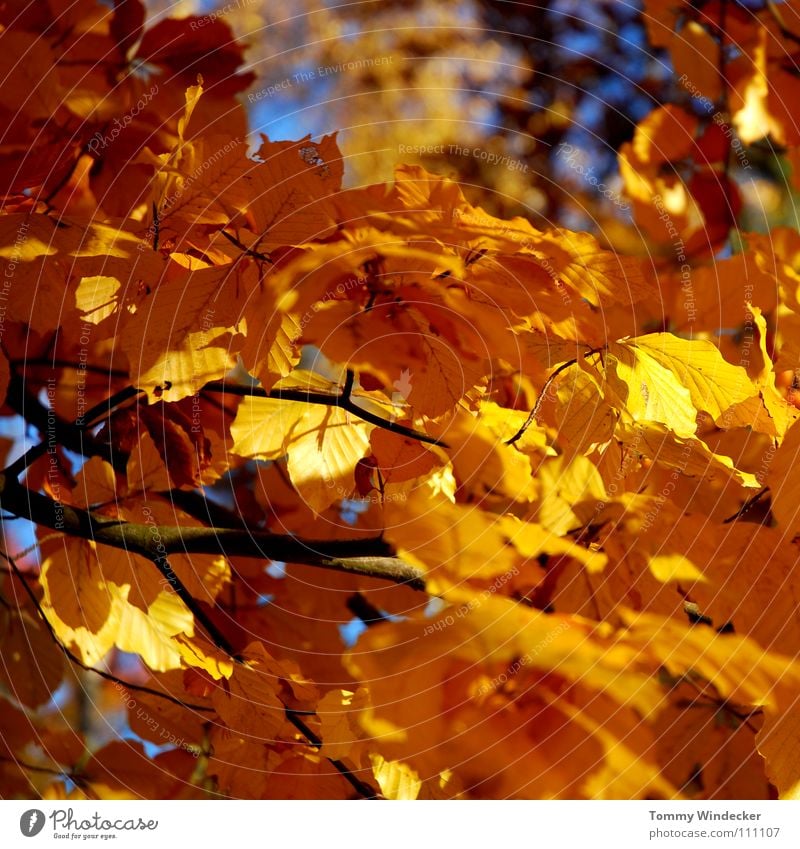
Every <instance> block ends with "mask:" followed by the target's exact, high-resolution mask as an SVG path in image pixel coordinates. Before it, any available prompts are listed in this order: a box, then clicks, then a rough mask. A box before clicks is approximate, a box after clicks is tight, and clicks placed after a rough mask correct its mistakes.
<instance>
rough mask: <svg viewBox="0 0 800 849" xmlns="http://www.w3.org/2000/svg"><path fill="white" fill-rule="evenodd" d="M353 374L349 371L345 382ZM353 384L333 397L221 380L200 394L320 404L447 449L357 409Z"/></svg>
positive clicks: (445, 446) (393, 423) (215, 381)
mask: <svg viewBox="0 0 800 849" xmlns="http://www.w3.org/2000/svg"><path fill="white" fill-rule="evenodd" d="M351 374H352V372H350V371H348V377H347V380H348V382H349V381H350V379H351V378H350V375H351ZM351 390H352V383H350V384H349V385H348V383H345V387H344V390H343V391H342V392H341V393H339V394H336V395H333V394H331V393H330V392H313V391H311V390H308V389H270V390H269V391H267V390H266V389H263V388H262V387H260V386H244V385H242V384H241V383H226V382H225V381H222V380H213V381H211V382H210V383H207V384H206V385H205V386H204V387H203V389H202V391H203V392H221V393H223V394H225V393H226V394H228V395H238V396H240V397H244V398H247V397H250V398H273V399H275V400H278V401H299V402H301V403H303V404H321V405H323V406H325V407H339V408H341V409H342V410H346V411H347V412H348V413H352V414H353V415H354V416H358V417H359V418H360V419H361V420H362V421H365V422H369V423H370V424H373V425H375V426H376V427H380V428H383V429H384V430H389V431H391V432H392V433H397V434H400V435H401V436H407V437H409V438H410V439H416V440H417V441H418V442H425V443H427V444H428V445H439V446H440V447H442V448H448V447H449V446H448V445H447V443H446V442H444V441H443V440H441V439H436V437H434V436H429V435H428V434H427V433H421V432H420V431H418V430H414V429H413V428H410V427H406V426H405V425H401V424H398V423H397V422H392V421H389V420H388V419H382V418H381V417H380V416H377V415H375V413H370V412H369V411H368V410H365V409H363V408H362V407H359V406H358V404H356V402H355V401H354V400H353V398H352V397H351V395H350V391H351Z"/></svg>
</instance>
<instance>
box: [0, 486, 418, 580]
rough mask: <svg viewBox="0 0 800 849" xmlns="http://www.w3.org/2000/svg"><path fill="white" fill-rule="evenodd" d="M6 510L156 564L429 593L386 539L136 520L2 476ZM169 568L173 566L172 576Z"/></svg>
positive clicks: (0, 499)
mask: <svg viewBox="0 0 800 849" xmlns="http://www.w3.org/2000/svg"><path fill="white" fill-rule="evenodd" d="M0 508H2V509H3V510H6V511H8V512H10V513H13V514H14V515H15V516H20V517H22V518H25V519H28V520H29V521H31V522H33V523H34V524H37V525H42V526H44V527H46V528H51V529H52V530H55V531H60V532H62V533H65V534H69V535H71V536H76V537H80V538H81V539H87V540H92V541H93V542H95V543H97V544H99V545H108V546H111V547H112V548H119V549H122V550H124V551H129V552H132V553H133V554H139V555H141V556H142V557H146V558H147V559H148V560H151V561H153V562H154V563H156V565H158V562H157V561H159V559H160V560H161V561H163V560H164V557H165V556H166V555H169V554H222V555H224V556H226V557H229V556H239V557H256V558H260V559H263V560H278V561H283V562H288V563H302V564H305V565H307V566H317V567H319V568H322V569H330V570H332V571H335V572H346V573H349V574H352V575H361V576H363V577H368V578H380V579H382V580H385V581H391V582H392V583H396V584H406V585H408V586H410V587H412V588H413V589H416V590H420V591H422V592H424V591H425V576H424V573H423V572H422V571H421V570H419V569H417V568H416V567H414V566H412V565H411V564H409V563H406V562H404V561H402V560H399V559H398V558H397V557H395V556H394V549H393V548H392V547H391V546H390V545H389V544H388V543H387V542H386V541H385V540H384V539H382V538H380V537H369V538H366V539H355V540H306V539H302V538H300V537H292V536H283V535H279V534H272V533H269V532H268V531H253V530H242V529H240V528H204V527H193V528H182V527H179V526H172V525H142V524H135V523H133V522H125V521H122V520H120V519H114V518H111V517H109V516H103V515H100V514H98V513H94V512H91V511H88V510H83V509H82V508H79V507H73V506H72V505H69V504H63V503H61V502H59V501H55V500H53V499H51V498H49V497H48V496H46V495H42V494H41V493H38V492H34V491H32V490H30V489H28V488H27V487H25V486H23V485H22V484H20V483H18V482H17V481H15V480H12V479H11V478H9V477H2V476H0ZM167 570H169V567H168V566H167V567H166V569H165V571H164V574H165V576H166V577H168V574H167ZM169 571H171V570H169Z"/></svg>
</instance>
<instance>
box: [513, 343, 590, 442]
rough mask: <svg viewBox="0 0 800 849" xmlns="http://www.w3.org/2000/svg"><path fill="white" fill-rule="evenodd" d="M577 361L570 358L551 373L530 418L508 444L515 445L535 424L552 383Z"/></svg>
mask: <svg viewBox="0 0 800 849" xmlns="http://www.w3.org/2000/svg"><path fill="white" fill-rule="evenodd" d="M577 362H578V360H577V359H574V360H569V362H566V363H561V365H560V366H559V367H558V368H557V369H556V370H555V371H554V372H553V373H552V374H551V375H550V377H548V378H547V380H546V381H545V383H544V386H543V387H542V391H541V392H540V393H539V397H538V398H537V399H536V403H535V404H534V405H533V409H532V410H531V412H530V414H529V415H528V418H527V419H525V423H524V424H523V425H522V427H521V428H520V429H519V430H518V431H517V432H516V433H515V434H514V435H513V436H512V437H511V439H507V440H506V445H513V444H514V443H515V442H517V441H518V440H519V439H521V438H522V437H523V436H524V435H525V431H526V430H527V429H528V428H529V427H530V426H531V425H532V424H533V422H534V421H536V417H537V416H538V415H539V410H540V409H541V407H542V402H543V401H544V399H545V397H546V396H547V392H548V390H549V389H550V386H551V385H552V383H553V381H554V380H555V379H556V378H557V377H558V375H559V374H561V372H562V371H565V370H566V369H568V368H569V367H570V366H574V365H575V363H577Z"/></svg>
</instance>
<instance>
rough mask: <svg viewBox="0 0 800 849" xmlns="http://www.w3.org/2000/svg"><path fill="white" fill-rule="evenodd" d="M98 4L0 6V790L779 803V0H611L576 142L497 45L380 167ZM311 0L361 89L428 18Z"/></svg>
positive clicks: (785, 129)
mask: <svg viewBox="0 0 800 849" xmlns="http://www.w3.org/2000/svg"><path fill="white" fill-rule="evenodd" d="M112 5H113V8H110V7H109V5H108V4H101V3H98V2H96V0H78V2H76V3H74V4H73V5H72V6H70V7H69V9H67V10H66V11H65V10H63V9H62V8H61V4H58V3H55V2H49V1H48V2H43V3H31V4H29V3H27V2H25V0H20V1H19V2H16V0H15V1H14V2H7V3H4V4H2V5H1V6H0V26H2V30H0V114H2V117H3V119H4V120H3V121H2V126H3V138H2V141H0V193H2V210H0V263H1V267H2V277H1V280H2V286H0V396H2V398H3V399H4V401H3V407H2V409H0V416H2V422H3V431H2V433H3V434H5V436H4V437H3V440H2V443H1V444H0V450H2V454H3V457H2V458H0V466H3V467H4V469H3V471H2V473H0V507H1V508H2V511H3V512H2V517H1V518H2V527H3V546H4V551H3V552H2V553H0V558H2V560H3V564H2V571H0V797H3V798H10V797H22V798H26V797H31V796H39V797H43V798H48V799H64V798H70V799H72V798H76V799H77V798H140V797H145V798H181V799H198V798H211V797H216V796H222V797H234V798H313V799H318V798H332V799H351V798H384V799H450V798H528V799H531V798H533V799H540V798H541V799H552V798H578V799H583V798H593V799H609V798H624V799H628V798H649V799H679V798H692V799H697V798H699V799H706V798H707V799H718V798H754V799H760V798H775V797H777V796H780V797H783V798H795V797H797V796H798V794H800V790H798V788H800V755H798V747H797V735H798V731H797V723H798V719H797V702H798V698H800V663H798V661H797V659H796V658H797V655H798V653H800V574H798V567H797V560H798V544H799V542H798V539H797V538H798V534H800V513H798V504H799V503H800V466H798V463H797V461H796V458H797V455H798V450H800V424H798V422H797V420H798V417H799V416H800V412H798V409H797V407H798V395H797V382H796V376H797V381H798V382H800V347H798V339H800V235H798V230H797V226H796V220H795V218H794V207H793V199H794V192H795V191H796V189H797V188H798V181H797V173H798V171H797V168H798V164H800V156H799V154H800V131H799V130H798V125H797V124H796V122H795V120H794V117H793V108H792V105H793V104H794V103H795V102H796V99H797V98H796V95H797V89H798V85H800V83H798V76H800V66H799V65H798V64H797V54H798V45H800V14H798V13H799V12H800V9H799V8H798V3H797V2H794V0H787V2H784V3H769V4H766V3H765V4H761V3H752V2H748V3H744V2H733V0H708V1H707V2H692V3H687V2H676V0H670V2H665V0H647V2H646V3H645V6H644V11H643V13H642V16H641V18H639V21H640V24H641V27H642V32H645V31H646V32H647V36H648V38H649V43H650V45H651V49H652V51H653V52H652V56H661V57H664V58H662V59H659V61H663V62H671V63H672V68H674V82H675V86H674V88H673V90H672V92H671V94H670V93H669V92H665V91H663V90H662V91H661V94H662V95H664V98H663V99H662V100H661V102H659V103H651V104H650V108H649V109H648V110H647V111H646V114H643V115H642V117H641V119H640V120H638V123H637V124H636V125H635V127H633V126H632V127H631V131H630V133H629V134H627V135H625V133H621V134H620V137H619V138H617V139H612V140H610V141H609V144H612V143H613V148H612V152H613V160H614V166H615V167H614V168H607V169H605V170H602V169H598V170H597V171H594V170H593V169H592V167H591V160H590V159H589V158H587V156H586V152H585V149H584V148H582V147H581V146H580V144H579V143H578V141H579V140H578V138H577V137H574V136H569V135H568V134H565V133H564V132H562V129H563V127H562V128H561V129H559V127H560V126H561V125H559V123H558V122H557V121H556V122H554V121H553V120H552V118H553V116H552V114H551V115H550V119H549V120H548V121H545V122H544V123H542V122H541V121H540V123H539V125H537V127H533V126H531V127H530V128H529V129H530V133H529V135H528V137H527V138H526V140H525V143H524V144H521V143H516V142H515V139H516V138H517V137H518V136H519V134H520V133H521V132H522V130H521V129H520V127H521V126H522V124H523V122H522V118H521V116H522V114H523V112H524V109H523V106H522V105H521V103H522V102H523V101H520V100H519V98H517V95H518V94H519V95H520V97H521V96H522V95H521V94H520V91H519V89H522V90H524V91H527V92H529V93H530V92H535V91H536V90H537V86H540V88H541V90H543V91H546V92H548V97H550V102H551V103H552V102H554V100H555V98H556V95H555V94H554V92H555V91H556V88H555V87H554V86H553V85H552V84H550V83H547V82H546V78H549V74H550V71H553V70H554V68H555V66H556V65H557V62H555V61H554V60H553V59H552V56H551V62H552V64H551V65H546V66H544V69H543V67H539V68H538V69H537V61H538V59H537V57H538V56H539V53H537V51H536V50H534V49H533V48H531V47H530V45H526V43H525V40H524V38H522V37H521V36H517V37H516V38H515V39H512V40H511V41H510V42H509V41H506V42H504V44H505V48H507V49H512V50H514V51H516V53H515V54H514V55H516V56H517V59H518V64H517V66H516V67H517V70H518V73H519V79H516V80H514V81H510V79H509V78H506V85H507V86H508V90H507V91H505V93H504V94H503V97H504V98H506V100H505V101H504V102H505V104H506V107H507V108H506V110H505V112H504V118H503V121H504V129H503V131H502V133H499V135H498V136H497V138H496V139H495V140H494V141H492V143H491V144H489V143H485V142H484V141H481V135H480V133H478V132H477V131H475V128H474V127H473V128H472V130H471V132H472V135H469V136H459V133H458V131H457V130H453V128H452V127H451V126H450V125H448V124H447V121H446V120H444V119H443V121H442V123H440V124H436V125H435V126H431V125H428V124H426V123H425V122H420V128H419V135H415V136H409V135H406V136H405V137H404V139H405V140H404V141H398V142H397V144H396V146H395V147H394V148H392V155H391V157H383V158H382V159H383V161H382V162H381V166H380V170H384V169H387V168H388V167H389V166H391V167H392V168H393V176H392V177H391V179H389V180H383V179H382V177H379V179H378V181H377V182H376V181H375V180H374V179H373V180H371V179H369V174H370V169H371V168H372V167H373V164H374V159H375V157H378V158H381V157H380V156H379V154H377V153H375V152H374V151H375V148H376V147H377V144H376V139H378V138H379V136H380V134H381V132H383V131H384V125H383V124H382V118H384V117H387V118H388V115H389V113H388V112H387V115H386V116H376V115H374V114H373V115H372V123H371V124H369V125H367V124H365V125H364V126H363V137H364V147H363V149H362V150H363V151H367V150H371V151H372V154H371V156H372V158H366V159H365V158H363V157H362V155H361V154H360V153H359V151H358V150H357V149H356V148H355V147H353V144H354V142H353V141H352V140H353V139H354V138H357V137H358V133H359V130H358V127H359V126H361V125H360V124H358V122H356V121H353V123H352V124H351V126H350V127H349V128H348V130H347V133H348V137H349V139H350V141H348V143H347V145H342V146H340V143H339V139H338V137H337V133H336V132H334V131H333V130H331V131H329V132H326V133H322V134H314V135H312V134H310V133H309V134H307V135H303V136H302V137H300V138H298V139H296V140H280V139H277V138H273V137H271V136H270V135H268V134H266V133H260V132H255V133H254V132H251V130H250V125H249V123H248V121H249V117H248V114H247V111H246V109H245V105H248V104H249V105H254V104H258V103H259V102H261V101H264V100H269V99H271V98H272V97H274V96H276V95H277V94H278V92H279V91H285V90H287V89H289V88H292V87H293V86H294V85H296V84H298V83H296V82H292V80H295V79H296V78H295V77H294V75H293V74H292V75H289V76H285V77H282V78H278V77H273V78H265V77H263V76H262V77H260V78H258V77H257V76H256V74H255V73H254V72H253V71H251V70H247V69H246V67H247V66H246V62H245V58H244V49H245V45H244V44H243V43H242V41H241V40H237V39H236V38H235V37H234V35H233V32H232V30H231V27H230V26H229V24H228V23H227V22H226V20H225V18H224V16H222V15H218V14H216V13H213V14H206V15H192V16H188V17H184V18H172V17H160V18H153V19H151V20H149V21H148V22H147V23H146V20H147V16H146V12H145V8H144V6H143V5H142V4H141V3H140V2H139V0H117V2H115V3H114V4H112ZM500 5H502V4H492V3H487V4H484V5H483V6H476V7H475V8H476V9H477V8H482V9H483V13H482V14H483V15H484V17H483V18H481V20H482V26H484V27H488V29H484V30H483V36H481V37H478V36H477V35H476V36H475V38H474V39H471V38H470V36H469V35H466V36H465V35H464V34H463V33H462V35H461V37H460V38H461V41H468V42H471V43H472V45H473V48H474V55H469V56H468V55H464V56H462V60H463V61H464V62H465V63H466V64H467V65H468V66H469V67H470V68H471V69H472V72H473V73H477V71H476V70H475V69H477V68H478V67H479V65H480V61H479V60H480V59H481V57H482V56H485V54H486V53H487V52H488V53H489V54H490V55H491V51H492V49H495V48H496V49H497V50H500V47H497V44H498V43H499V42H498V41H497V39H498V38H499V36H498V35H497V34H496V33H495V34H494V35H493V34H492V33H493V32H494V31H493V30H492V29H491V26H492V22H494V25H497V21H498V18H497V15H498V14H499V12H498V10H497V8H496V7H498V6H500ZM445 6H447V4H444V5H443V7H442V8H445ZM385 7H386V8H385V9H384V10H383V12H382V14H383V15H385V16H387V21H386V22H385V23H389V22H391V21H392V20H393V16H395V15H397V16H400V15H402V14H404V13H403V11H402V9H400V7H399V5H397V6H396V5H395V4H385ZM470 8H473V7H470ZM340 14H344V13H340ZM348 14H356V13H355V12H352V13H348ZM359 14H365V15H366V14H367V11H365V10H360V11H359ZM476 14H477V12H476ZM326 15H327V16H325V15H323V16H321V17H320V18H318V19H317V18H313V16H311V17H312V18H313V21H314V26H316V27H318V28H320V29H321V30H324V31H326V32H328V39H329V40H328V41H327V42H325V51H326V52H322V53H319V54H317V55H318V62H319V63H318V65H317V66H316V69H315V70H314V72H313V73H314V74H315V75H316V77H317V78H322V77H325V76H330V77H331V78H332V80H334V79H335V82H333V81H332V82H331V85H339V86H347V85H348V84H353V85H356V83H353V80H356V79H357V80H360V82H359V83H358V85H361V84H364V81H365V80H367V81H369V80H371V81H372V83H373V84H374V85H375V86H376V87H377V88H378V89H379V90H381V91H385V92H386V98H387V100H386V103H387V104H388V103H396V99H395V97H396V94H397V90H396V88H395V87H397V86H400V84H401V82H402V77H403V73H404V72H403V69H402V62H401V61H400V58H401V57H402V55H403V52H404V51H405V53H406V54H407V55H411V54H412V53H414V51H417V49H418V48H417V47H414V48H413V49H412V47H411V46H410V45H411V44H412V43H413V44H417V45H418V43H419V42H420V41H424V39H425V37H426V35H427V36H428V37H429V38H428V42H427V45H426V46H425V48H424V50H423V48H422V47H419V51H422V52H417V53H416V54H415V55H418V56H419V55H424V56H426V57H427V58H426V61H428V60H430V58H431V56H433V55H438V54H437V53H436V51H437V50H439V49H440V48H441V50H442V51H443V54H442V55H446V54H447V52H448V51H449V50H451V48H452V45H450V44H447V43H445V44H444V45H442V43H441V42H438V43H437V42H436V24H435V22H434V23H432V24H430V30H429V31H428V30H426V29H425V28H424V27H423V28H422V29H421V30H419V31H418V32H416V33H415V34H413V35H412V34H410V33H407V32H405V31H403V33H404V34H403V38H402V39H401V40H400V45H399V46H397V45H396V44H395V45H394V46H392V44H388V43H385V41H386V39H388V38H389V35H385V36H384V35H381V36H380V39H379V40H381V45H382V46H381V47H380V48H375V47H374V46H373V48H372V52H371V53H370V52H364V51H363V50H362V51H361V52H358V51H356V49H355V48H354V47H353V42H351V41H350V40H348V38H346V33H345V31H346V29H347V28H346V27H345V26H344V25H343V24H342V18H341V17H340V18H337V17H335V16H334V15H333V13H332V12H328V13H326ZM627 17H632V16H631V15H628V14H626V18H627ZM232 20H234V21H235V20H236V18H235V15H233V17H232ZM411 20H412V21H413V17H412V18H411ZM336 21H338V22H339V25H338V28H337V26H334V25H333V23H332V22H336ZM386 29H387V32H388V31H389V29H390V28H389V27H388V26H387V27H386ZM398 31H399V30H398ZM466 31H468V30H465V32H466ZM382 32H383V28H381V27H377V26H376V28H375V32H374V33H373V34H372V36H371V37H372V39H373V40H374V39H378V38H379V36H378V35H375V33H382ZM394 37H395V38H397V37H398V36H397V32H395V34H394ZM454 38H455V36H454ZM481 39H483V40H481ZM360 43H362V46H363V44H364V42H360ZM366 43H372V42H366ZM457 43H461V42H457ZM492 45H494V48H493V47H492ZM505 48H504V49H505ZM354 51H355V52H354ZM393 51H394V52H393ZM425 51H427V53H426V52H425ZM498 55H499V54H498ZM348 56H349V58H348ZM359 57H360V58H359ZM387 57H389V58H387ZM526 57H527V58H526ZM593 61H594V60H593ZM597 61H598V62H599V60H597ZM348 63H349V64H348ZM526 63H528V67H527V70H524V71H523V70H520V69H523V66H525V65H526ZM255 67H256V68H257V65H255ZM421 67H422V65H419V66H417V72H418V73H421V72H420V70H419V69H420V68H421ZM453 67H456V68H457V67H458V66H453ZM593 67H595V70H597V66H596V65H595V66H593ZM326 68H328V69H329V72H328V71H326V72H325V73H324V74H323V73H322V71H323V70H325V69H326ZM306 73H309V71H306ZM487 73H488V72H487ZM571 73H572V72H571ZM643 73H644V72H643ZM348 74H350V76H348ZM537 74H538V76H537ZM574 76H575V79H578V78H579V76H580V74H579V71H578V70H576V71H574ZM301 79H302V78H301ZM284 80H289V81H290V83H289V85H284ZM348 80H349V81H350V83H348ZM375 80H377V82H375ZM540 83H541V85H540ZM423 84H424V75H422V76H421V77H418V78H416V79H415V81H414V82H413V87H414V88H415V89H420V88H421V87H422V86H423ZM514 86H516V87H517V88H514ZM548 86H549V88H548ZM515 92H516V94H515ZM526 96H527V95H526ZM514 98H517V99H516V100H515V99H514ZM512 100H513V107H512V106H511V105H509V104H511V101H512ZM331 103H332V104H335V105H333V106H331V109H332V110H333V112H332V114H335V115H336V116H337V118H338V117H341V118H342V120H344V119H345V118H346V110H347V108H348V107H347V105H346V104H342V103H340V102H339V101H338V99H337V98H334V97H332V98H331ZM573 106H574V104H573ZM353 108H354V109H356V108H357V107H356V106H354V107H353ZM565 120H566V119H565ZM298 122H299V123H302V117H301V118H299V119H298ZM406 126H407V125H406ZM443 126H447V127H448V134H443V133H441V132H440V131H441V128H442V127H443ZM354 127H355V129H354ZM386 132H389V131H388V130H387V131H386ZM437 133H439V134H438V135H437ZM537 133H538V135H537ZM547 134H549V137H550V142H551V143H552V146H551V147H550V148H549V149H548V152H547V153H546V155H545V154H544V153H543V151H542V144H543V143H544V142H543V137H544V136H545V135H547ZM498 139H499V140H498ZM400 148H404V149H403V150H400ZM459 151H461V152H459ZM404 154H408V156H405V155H404ZM426 157H428V158H431V157H433V158H434V159H436V161H437V162H438V165H439V166H441V167H439V168H438V171H437V170H436V168H435V167H434V165H435V163H431V162H426V161H425V158H426ZM389 159H391V161H389ZM445 160H447V161H445ZM459 161H461V162H463V163H465V164H464V167H465V169H467V171H469V174H470V177H469V178H465V177H461V176H460V174H459V169H458V162H459ZM371 163H373V164H371ZM454 163H455V165H456V167H455V169H454V168H453V164H454ZM534 163H537V164H536V167H534ZM545 166H546V167H547V168H553V169H556V168H559V169H561V173H565V174H569V175H571V179H573V180H575V181H576V184H579V185H580V186H581V188H580V190H579V194H583V195H584V196H585V197H586V198H592V199H593V200H592V201H591V207H589V206H587V207H585V208H584V212H586V211H587V210H589V212H588V213H587V216H588V217H587V218H586V220H589V221H592V222H593V229H594V232H587V231H585V230H580V229H577V228H576V229H571V228H569V227H567V226H554V225H553V226H551V225H549V224H548V223H546V222H545V221H542V220H541V219H542V216H543V210H548V211H549V212H551V213H552V212H553V210H555V209H563V198H562V199H561V200H560V201H558V202H557V203H556V201H555V195H554V194H551V193H550V190H545V189H543V188H542V187H543V186H544V185H545V184H546V183H547V181H548V180H549V181H550V183H552V182H553V177H552V175H548V173H544V172H543V171H542V169H543V168H544V167H545ZM431 169H432V170H431ZM482 173H491V174H492V178H491V180H490V181H489V180H487V181H486V182H487V183H491V185H489V186H488V188H486V187H484V188H483V189H481V186H480V185H477V186H476V185H475V183H474V182H472V180H474V179H476V176H475V175H476V174H482ZM554 173H555V172H554ZM534 190H535V191H534ZM537 192H538V194H537ZM482 194H483V195H485V199H483V198H482V196H481V195H482ZM534 195H535V197H538V198H540V199H542V198H544V200H542V203H541V205H540V208H539V209H538V210H537V211H535V214H533V213H532V214H531V215H525V214H522V213H524V210H525V208H526V204H528V203H533V202H534V200H535V198H534ZM545 201H546V202H545ZM511 207H514V208H515V209H516V210H517V211H518V212H520V214H512V213H510V212H509V209H510V208H511ZM563 217H564V218H568V217H569V216H568V215H567V214H566V213H565V215H564V216H563ZM564 223H565V222H564V221H562V222H561V224H562V225H564ZM796 444H797V445H798V448H795V445H796Z"/></svg>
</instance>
